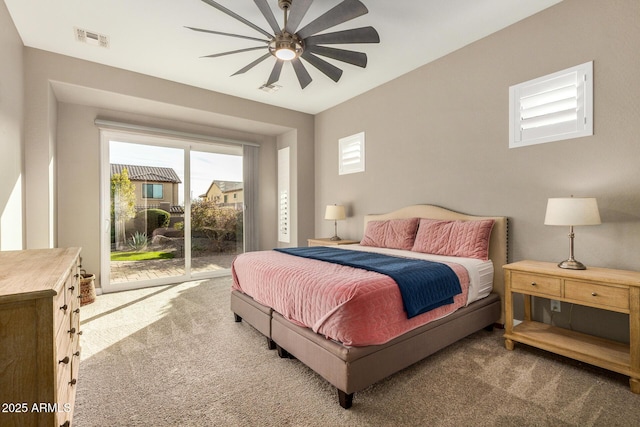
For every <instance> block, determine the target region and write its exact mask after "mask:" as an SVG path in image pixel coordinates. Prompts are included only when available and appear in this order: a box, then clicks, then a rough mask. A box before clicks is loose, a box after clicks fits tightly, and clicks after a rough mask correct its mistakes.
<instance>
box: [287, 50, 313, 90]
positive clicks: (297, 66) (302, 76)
mask: <svg viewBox="0 0 640 427" xmlns="http://www.w3.org/2000/svg"><path fill="white" fill-rule="evenodd" d="M291 65H293V70H294V71H295V72H296V76H298V82H300V87H301V88H302V89H304V88H305V87H307V86H309V83H311V81H312V79H311V76H310V75H309V72H308V71H307V69H306V68H305V67H304V65H303V64H302V61H300V58H296V59H293V60H292V61H291Z"/></svg>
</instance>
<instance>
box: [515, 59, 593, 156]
mask: <svg viewBox="0 0 640 427" xmlns="http://www.w3.org/2000/svg"><path fill="white" fill-rule="evenodd" d="M509 110H510V117H509V118H510V120H509V122H510V130H509V147H510V148H515V147H522V146H526V145H532V144H542V143H544V142H551V141H559V140H563V139H570V138H579V137H582V136H588V135H593V62H587V63H585V64H582V65H578V66H576V67H572V68H569V69H566V70H563V71H559V72H557V73H554V74H550V75H548V76H544V77H540V78H537V79H535V80H531V81H528V82H525V83H520V84H518V85H514V86H511V87H510V88H509Z"/></svg>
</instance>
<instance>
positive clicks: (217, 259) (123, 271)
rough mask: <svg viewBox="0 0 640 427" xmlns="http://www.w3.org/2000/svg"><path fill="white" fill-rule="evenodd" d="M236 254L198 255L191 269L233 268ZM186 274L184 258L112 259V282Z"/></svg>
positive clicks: (199, 270)
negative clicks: (232, 263) (232, 264)
mask: <svg viewBox="0 0 640 427" xmlns="http://www.w3.org/2000/svg"><path fill="white" fill-rule="evenodd" d="M235 257H236V254H223V255H215V256H207V257H197V258H192V260H191V271H192V272H193V273H201V272H206V271H218V270H224V269H228V268H231V262H232V261H233V259H234V258H235ZM183 274H184V258H173V259H162V260H150V261H111V282H112V283H122V282H134V281H139V280H149V279H158V278H163V277H175V276H181V275H183Z"/></svg>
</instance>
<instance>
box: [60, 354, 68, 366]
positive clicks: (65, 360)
mask: <svg viewBox="0 0 640 427" xmlns="http://www.w3.org/2000/svg"><path fill="white" fill-rule="evenodd" d="M58 363H64V364H65V365H66V364H67V363H69V356H65V357H64V359H62V360H58Z"/></svg>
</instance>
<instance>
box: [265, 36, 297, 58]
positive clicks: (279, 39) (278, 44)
mask: <svg viewBox="0 0 640 427" xmlns="http://www.w3.org/2000/svg"><path fill="white" fill-rule="evenodd" d="M282 49H286V50H288V51H291V52H293V53H294V54H295V56H293V58H297V57H299V56H300V55H302V52H303V50H304V44H303V42H302V40H300V39H299V38H298V36H296V35H295V34H289V33H287V32H283V33H282V34H278V35H276V36H275V37H274V38H273V39H272V40H271V41H270V42H269V52H271V54H272V55H273V56H275V57H276V58H279V59H283V58H281V57H280V56H278V51H280V50H282ZM293 58H290V59H293Z"/></svg>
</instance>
